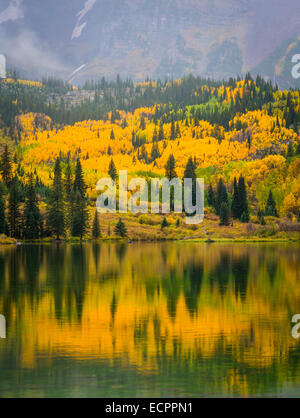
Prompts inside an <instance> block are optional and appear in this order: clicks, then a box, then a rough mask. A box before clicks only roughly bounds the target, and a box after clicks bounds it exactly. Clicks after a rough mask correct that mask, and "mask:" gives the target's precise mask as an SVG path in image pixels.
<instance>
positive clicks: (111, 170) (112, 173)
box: [108, 159, 118, 181]
mask: <svg viewBox="0 0 300 418" xmlns="http://www.w3.org/2000/svg"><path fill="white" fill-rule="evenodd" d="M108 174H109V176H110V177H111V179H112V180H113V181H116V179H117V177H118V176H117V169H116V166H115V163H114V160H113V159H111V161H110V164H109V168H108Z"/></svg>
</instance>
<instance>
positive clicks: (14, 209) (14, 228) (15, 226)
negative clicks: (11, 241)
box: [8, 177, 22, 238]
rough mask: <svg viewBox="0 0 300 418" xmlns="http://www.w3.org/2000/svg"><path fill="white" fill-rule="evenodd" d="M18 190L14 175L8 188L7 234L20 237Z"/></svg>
mask: <svg viewBox="0 0 300 418" xmlns="http://www.w3.org/2000/svg"><path fill="white" fill-rule="evenodd" d="M21 219H22V218H21V212H20V191H19V186H18V181H17V178H16V177H14V178H13V180H12V181H11V184H10V188H9V198H8V225H9V234H10V236H11V237H13V238H20V237H21Z"/></svg>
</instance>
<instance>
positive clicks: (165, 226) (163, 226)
mask: <svg viewBox="0 0 300 418" xmlns="http://www.w3.org/2000/svg"><path fill="white" fill-rule="evenodd" d="M168 226H169V222H168V221H167V218H164V219H163V221H162V223H161V229H164V228H167V227H168Z"/></svg>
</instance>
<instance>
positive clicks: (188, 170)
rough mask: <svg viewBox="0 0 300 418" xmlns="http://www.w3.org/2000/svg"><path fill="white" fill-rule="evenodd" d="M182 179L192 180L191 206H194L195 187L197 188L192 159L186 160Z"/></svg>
mask: <svg viewBox="0 0 300 418" xmlns="http://www.w3.org/2000/svg"><path fill="white" fill-rule="evenodd" d="M183 178H184V179H191V180H192V204H193V205H195V204H196V192H197V190H196V187H197V176H196V173H195V165H194V161H193V159H192V157H190V158H189V159H188V162H187V165H186V166H185V170H184V177H183Z"/></svg>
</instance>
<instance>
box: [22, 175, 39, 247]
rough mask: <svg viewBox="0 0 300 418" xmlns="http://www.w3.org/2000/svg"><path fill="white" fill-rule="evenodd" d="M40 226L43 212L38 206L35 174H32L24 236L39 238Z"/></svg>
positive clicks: (27, 196)
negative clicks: (34, 180) (41, 212)
mask: <svg viewBox="0 0 300 418" xmlns="http://www.w3.org/2000/svg"><path fill="white" fill-rule="evenodd" d="M40 226H41V214H40V210H39V207H38V199H37V195H36V190H35V185H34V182H33V176H32V175H31V176H30V179H29V185H28V187H27V193H26V201H25V208H24V237H25V238H26V239H29V240H30V239H36V238H39V237H40V236H41V231H40Z"/></svg>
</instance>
